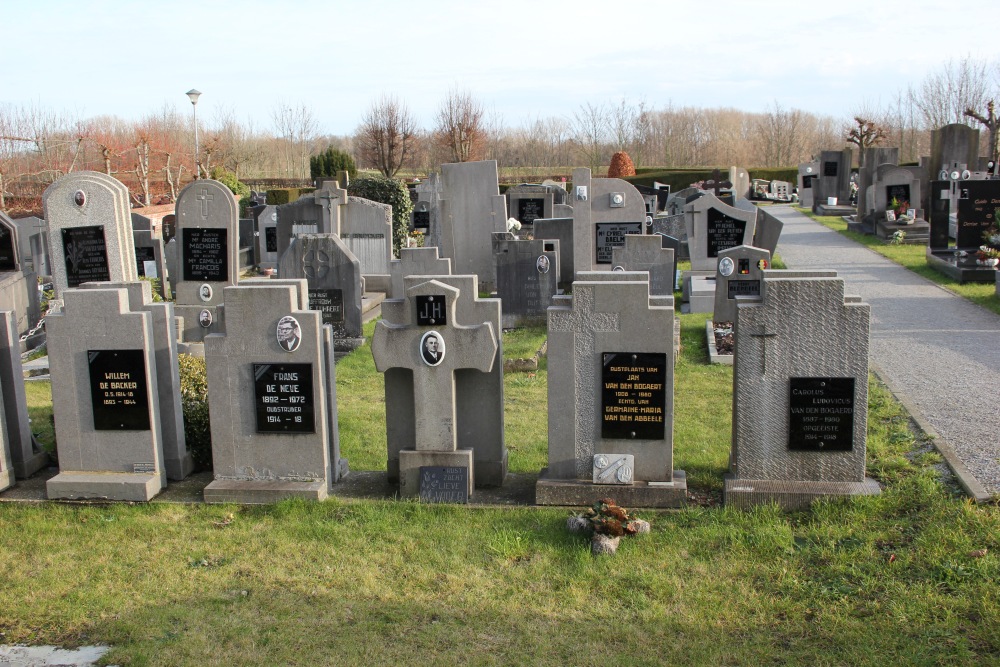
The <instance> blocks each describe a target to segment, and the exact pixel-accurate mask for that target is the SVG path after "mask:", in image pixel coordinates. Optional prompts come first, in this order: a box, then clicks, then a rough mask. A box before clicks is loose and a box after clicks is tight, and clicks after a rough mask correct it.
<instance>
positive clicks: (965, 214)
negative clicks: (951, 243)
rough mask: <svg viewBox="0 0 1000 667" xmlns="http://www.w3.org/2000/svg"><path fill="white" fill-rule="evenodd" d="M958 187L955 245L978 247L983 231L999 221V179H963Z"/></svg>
mask: <svg viewBox="0 0 1000 667" xmlns="http://www.w3.org/2000/svg"><path fill="white" fill-rule="evenodd" d="M958 187H959V194H958V202H957V209H958V226H957V228H956V233H955V246H956V247H958V248H966V249H973V248H978V247H979V246H980V245H982V244H983V233H984V232H986V231H987V230H988V229H990V228H991V227H993V226H994V225H996V224H997V222H998V221H1000V210H998V209H1000V181H996V180H990V181H963V182H962V183H961V184H960V185H959V186H958Z"/></svg>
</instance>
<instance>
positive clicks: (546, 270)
mask: <svg viewBox="0 0 1000 667" xmlns="http://www.w3.org/2000/svg"><path fill="white" fill-rule="evenodd" d="M503 236H505V235H501V234H495V235H494V237H493V256H494V258H495V259H496V264H497V268H496V273H497V296H498V297H500V301H501V303H502V307H503V328H504V329H516V328H518V327H523V326H529V325H531V324H544V323H545V318H546V315H545V313H546V310H548V307H549V305H551V303H552V297H553V296H555V295H556V292H557V291H558V284H559V241H556V240H546V239H534V240H530V241H528V240H523V241H522V240H518V239H508V238H503Z"/></svg>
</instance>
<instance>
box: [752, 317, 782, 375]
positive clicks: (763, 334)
mask: <svg viewBox="0 0 1000 667" xmlns="http://www.w3.org/2000/svg"><path fill="white" fill-rule="evenodd" d="M766 328H767V327H765V326H763V325H761V326H760V331H758V332H757V333H752V334H750V337H751V338H760V372H761V374H762V375H767V339H768V338H775V337H777V335H778V334H777V333H774V332H768V331H765V329H766Z"/></svg>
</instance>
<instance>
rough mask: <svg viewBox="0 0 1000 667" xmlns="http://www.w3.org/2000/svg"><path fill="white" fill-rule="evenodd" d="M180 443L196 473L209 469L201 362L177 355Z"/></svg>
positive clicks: (209, 442)
mask: <svg viewBox="0 0 1000 667" xmlns="http://www.w3.org/2000/svg"><path fill="white" fill-rule="evenodd" d="M177 363H178V366H179V367H180V376H181V409H182V411H183V413H184V439H185V441H186V443H187V448H188V451H190V452H191V458H192V459H193V460H194V464H195V466H196V467H197V468H198V469H199V470H211V469H212V429H211V427H210V425H209V421H208V374H207V371H206V367H205V359H204V358H201V357H193V356H191V355H190V354H178V355H177Z"/></svg>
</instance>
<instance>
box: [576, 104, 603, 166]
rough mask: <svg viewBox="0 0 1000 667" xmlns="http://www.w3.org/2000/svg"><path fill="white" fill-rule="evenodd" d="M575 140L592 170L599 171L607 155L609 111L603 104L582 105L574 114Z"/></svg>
mask: <svg viewBox="0 0 1000 667" xmlns="http://www.w3.org/2000/svg"><path fill="white" fill-rule="evenodd" d="M571 123H572V126H573V140H574V141H575V142H576V144H577V147H578V148H579V150H580V152H581V153H582V154H583V157H584V159H585V160H586V162H587V165H588V166H589V167H590V170H591V171H592V172H593V171H597V167H598V166H599V165H600V164H601V158H602V157H603V156H604V154H605V153H607V140H608V111H607V109H606V108H605V106H604V105H603V104H599V105H597V106H594V105H593V104H591V103H590V102H587V103H586V104H582V105H580V109H579V111H577V112H576V113H574V114H573V118H572V120H571Z"/></svg>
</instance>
